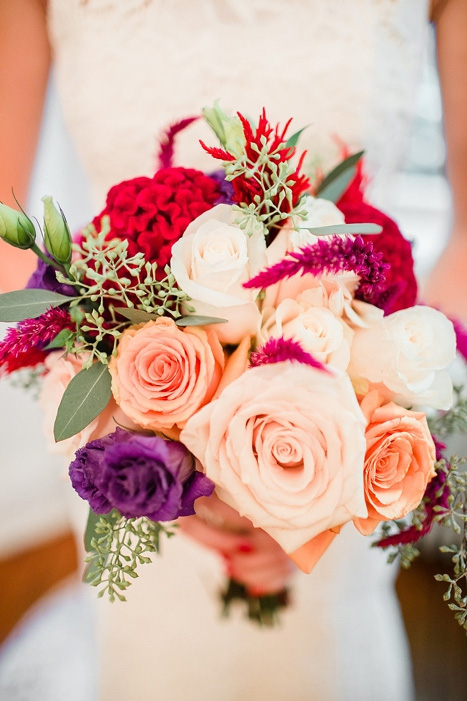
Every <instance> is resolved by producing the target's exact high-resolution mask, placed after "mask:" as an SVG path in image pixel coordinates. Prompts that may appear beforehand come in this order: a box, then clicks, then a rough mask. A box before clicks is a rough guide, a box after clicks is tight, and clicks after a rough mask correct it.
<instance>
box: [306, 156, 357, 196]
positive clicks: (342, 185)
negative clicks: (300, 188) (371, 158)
mask: <svg viewBox="0 0 467 701" xmlns="http://www.w3.org/2000/svg"><path fill="white" fill-rule="evenodd" d="M363 153H364V152H363V151H359V152H358V153H354V154H353V155H352V156H349V157H348V158H346V159H345V160H344V161H342V162H341V163H339V164H338V165H337V166H336V167H335V168H334V169H333V170H332V171H331V172H330V173H328V174H327V175H326V177H325V178H324V180H323V181H322V183H321V184H320V186H319V187H318V189H317V191H316V196H317V197H321V198H322V199H325V200H330V201H331V202H337V201H338V199H339V198H340V197H341V195H343V194H344V192H345V190H346V189H347V187H348V185H349V184H350V181H351V180H352V178H353V176H354V174H355V166H356V165H357V163H358V161H359V160H360V159H361V157H362V156H363Z"/></svg>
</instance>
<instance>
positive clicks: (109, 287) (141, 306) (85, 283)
mask: <svg viewBox="0 0 467 701" xmlns="http://www.w3.org/2000/svg"><path fill="white" fill-rule="evenodd" d="M109 231H110V222H109V218H108V217H104V218H103V219H102V229H101V231H100V232H97V231H96V229H95V227H94V226H93V225H92V224H91V225H89V226H87V227H86V228H85V229H84V230H83V232H82V240H81V243H80V244H74V245H73V249H74V251H75V253H76V254H77V257H76V259H75V260H74V261H73V262H72V263H71V265H70V266H69V269H68V271H67V275H66V276H65V275H63V274H62V273H60V272H58V273H57V280H58V281H59V282H61V283H65V284H71V285H73V286H74V287H75V289H76V290H77V295H76V297H74V298H73V299H72V301H71V302H70V314H71V315H72V317H73V319H74V320H75V322H76V327H77V334H76V337H75V339H74V345H73V347H72V348H71V349H70V350H72V351H73V352H75V353H83V352H89V353H90V357H89V359H88V361H87V362H86V365H85V367H89V366H90V365H91V364H92V363H93V362H94V361H95V360H98V361H99V362H101V363H107V362H108V360H109V358H110V356H111V355H112V354H113V352H114V350H115V347H116V344H117V342H118V339H119V338H120V336H121V334H122V332H123V330H124V329H125V328H126V327H127V326H128V323H129V322H128V318H126V317H123V316H122V315H120V314H119V311H118V310H119V308H121V309H123V310H128V309H134V310H136V311H140V312H144V313H145V314H150V315H151V316H154V318H157V317H158V316H167V315H169V316H171V317H172V318H174V319H178V318H180V317H181V315H182V312H181V305H182V303H184V302H185V303H186V301H187V300H188V299H189V298H188V296H187V295H186V294H185V293H184V292H182V291H181V290H180V289H178V287H177V285H176V282H175V278H174V277H173V275H172V273H171V271H170V269H169V268H167V269H166V270H165V273H166V275H165V277H164V278H163V279H162V280H158V279H157V275H156V272H157V264H156V263H149V262H147V261H146V260H145V258H144V255H143V254H142V253H140V252H139V253H137V254H136V255H134V256H130V255H129V253H128V241H126V240H125V241H122V240H120V239H110V240H106V237H107V235H108V233H109ZM103 342H104V343H103Z"/></svg>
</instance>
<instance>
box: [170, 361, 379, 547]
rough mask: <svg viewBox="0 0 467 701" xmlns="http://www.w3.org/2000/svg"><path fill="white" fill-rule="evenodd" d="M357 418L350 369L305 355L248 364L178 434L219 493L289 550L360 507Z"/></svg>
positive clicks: (361, 448)
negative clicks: (312, 362)
mask: <svg viewBox="0 0 467 701" xmlns="http://www.w3.org/2000/svg"><path fill="white" fill-rule="evenodd" d="M364 433H365V420H364V417H363V414H362V412H361V410H360V407H359V405H358V402H357V398H356V396H355V393H354V391H353V389H352V385H351V383H350V380H349V378H348V377H347V376H346V375H345V374H344V373H341V372H339V371H337V370H336V371H335V372H332V373H331V372H329V373H325V372H322V371H321V370H316V369H314V368H310V367H308V366H305V365H298V364H295V363H288V362H284V363H277V364H274V365H262V366H259V367H255V368H250V369H249V370H247V371H246V372H244V373H243V374H242V375H241V376H240V377H238V378H237V379H236V380H234V381H233V382H232V383H231V384H229V385H228V386H227V387H226V388H225V389H224V390H223V392H222V393H221V394H220V395H219V397H218V398H217V399H216V400H214V401H213V402H211V403H210V404H208V405H207V406H205V407H203V408H202V409H201V410H200V411H199V412H197V413H196V414H195V415H194V416H192V418H191V419H190V420H189V421H188V422H187V424H186V426H185V428H184V430H183V431H182V432H181V434H180V440H181V441H182V443H184V444H185V445H186V446H187V447H188V448H189V450H191V452H192V453H194V455H195V456H196V457H197V458H198V459H199V461H200V462H201V464H202V465H203V467H204V471H205V473H206V475H207V476H208V477H210V479H212V480H213V481H214V482H215V484H216V487H217V490H216V492H217V494H218V496H219V497H220V499H222V500H223V501H225V502H226V503H227V504H229V505H230V506H232V507H233V508H234V509H236V510H237V511H238V512H239V513H240V514H241V515H242V516H246V517H247V518H248V519H250V520H251V521H252V523H253V525H254V526H256V527H259V528H262V529H264V530H265V531H266V532H267V533H269V534H270V535H271V536H272V537H273V538H274V539H275V540H276V541H277V542H278V543H279V544H280V545H281V546H282V547H283V548H284V550H285V551H286V552H288V553H290V552H293V551H295V550H296V549H297V548H299V547H300V546H302V545H303V544H305V543H307V542H308V541H309V540H310V539H311V538H314V537H315V536H316V535H318V534H320V533H322V532H323V531H326V530H328V529H331V528H335V527H337V526H340V525H342V524H343V523H346V522H347V521H350V520H352V519H353V518H355V517H356V516H359V517H362V518H363V517H365V516H366V515H367V511H366V506H365V500H364V495H363V459H364V454H365V436H364Z"/></svg>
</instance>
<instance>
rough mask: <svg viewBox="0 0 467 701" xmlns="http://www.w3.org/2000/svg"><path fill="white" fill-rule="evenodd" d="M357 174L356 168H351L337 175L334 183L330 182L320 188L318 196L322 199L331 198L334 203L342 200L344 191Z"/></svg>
mask: <svg viewBox="0 0 467 701" xmlns="http://www.w3.org/2000/svg"><path fill="white" fill-rule="evenodd" d="M354 175H355V168H349V169H348V170H346V171H344V172H343V173H341V174H340V175H338V176H337V178H336V179H335V180H333V181H332V183H329V185H327V186H326V187H325V188H323V189H322V190H320V192H319V194H318V197H320V198H321V199H322V200H329V201H330V202H333V203H334V204H335V203H336V202H338V201H339V200H340V198H341V197H342V195H343V194H344V192H345V191H346V190H347V188H348V186H349V185H350V183H351V181H352V178H353V177H354Z"/></svg>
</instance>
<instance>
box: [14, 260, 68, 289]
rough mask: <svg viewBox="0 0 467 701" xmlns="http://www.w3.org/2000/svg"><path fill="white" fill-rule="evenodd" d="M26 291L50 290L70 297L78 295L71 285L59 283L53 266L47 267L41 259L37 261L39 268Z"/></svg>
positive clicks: (29, 281) (28, 283) (30, 279)
mask: <svg viewBox="0 0 467 701" xmlns="http://www.w3.org/2000/svg"><path fill="white" fill-rule="evenodd" d="M49 257H50V256H49ZM26 289H28V290H50V291H51V292H59V293H60V294H62V295H68V296H70V297H73V296H74V295H75V294H76V290H75V289H74V288H73V287H72V286H71V285H65V284H63V283H61V282H58V280H57V277H56V275H55V268H54V267H53V265H47V263H46V262H45V261H43V260H42V259H41V258H38V259H37V267H36V269H35V271H34V272H33V274H32V275H31V277H30V278H29V280H28V282H27V284H26Z"/></svg>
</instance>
